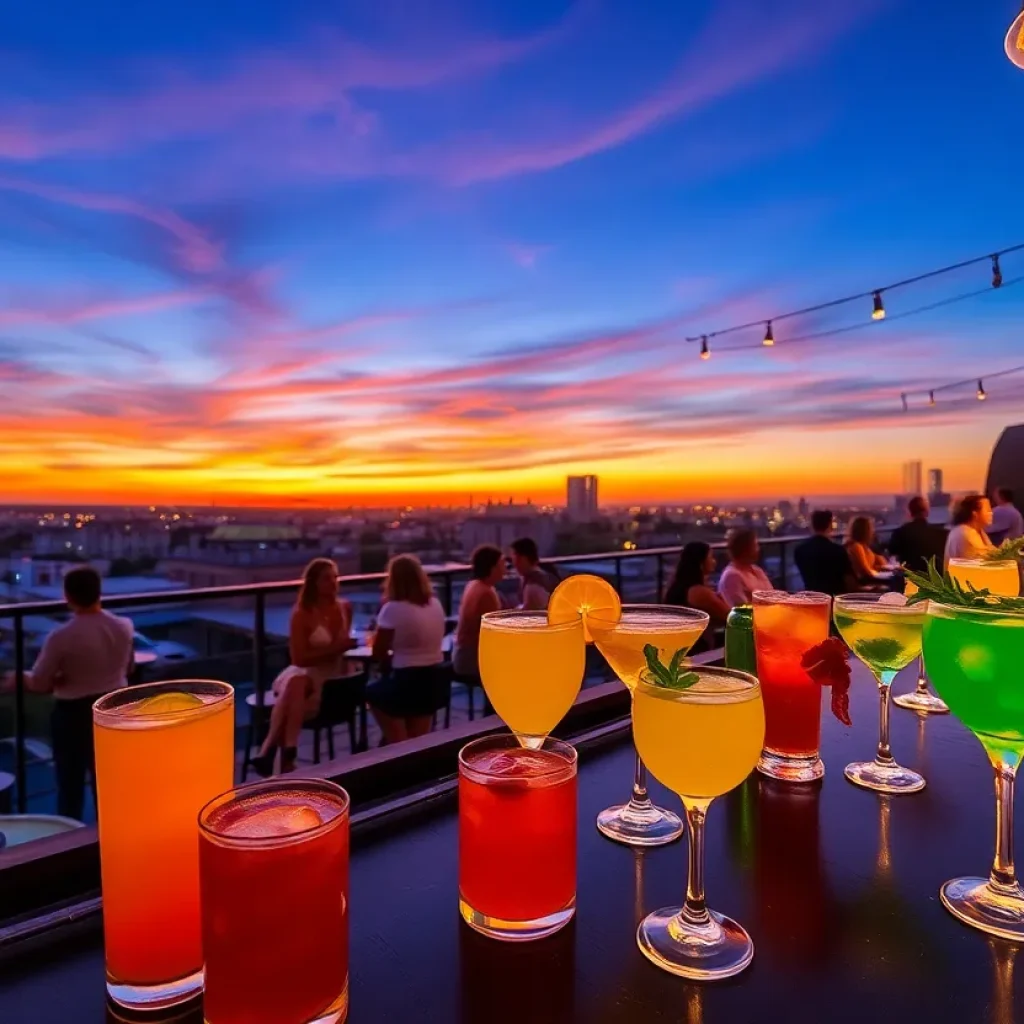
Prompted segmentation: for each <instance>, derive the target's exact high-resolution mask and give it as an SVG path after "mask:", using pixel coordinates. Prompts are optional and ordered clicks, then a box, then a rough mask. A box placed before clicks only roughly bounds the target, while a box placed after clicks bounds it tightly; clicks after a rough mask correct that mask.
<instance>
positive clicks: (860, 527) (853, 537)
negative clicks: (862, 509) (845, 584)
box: [843, 516, 886, 586]
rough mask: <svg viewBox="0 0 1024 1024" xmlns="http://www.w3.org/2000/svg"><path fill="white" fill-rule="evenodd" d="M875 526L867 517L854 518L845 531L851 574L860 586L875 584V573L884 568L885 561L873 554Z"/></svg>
mask: <svg viewBox="0 0 1024 1024" xmlns="http://www.w3.org/2000/svg"><path fill="white" fill-rule="evenodd" d="M874 540H875V524H874V523H873V522H872V521H871V520H870V519H869V518H868V517H867V516H855V517H854V518H853V519H851V520H850V525H849V527H848V528H847V531H846V543H845V544H844V545H843V546H844V547H845V548H846V552H847V554H848V555H849V556H850V564H851V565H852V566H853V574H854V575H855V576H856V577H857V582H858V583H859V584H860V585H861V586H870V585H872V584H875V583H877V582H878V581H877V579H876V578H875V573H876V572H878V570H879V569H884V568H885V566H886V561H885V559H884V558H883V557H882V556H881V555H879V554H876V553H875V552H874V550H873V549H872V547H871V545H872V544H873V543H874Z"/></svg>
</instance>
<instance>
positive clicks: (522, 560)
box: [512, 537, 558, 611]
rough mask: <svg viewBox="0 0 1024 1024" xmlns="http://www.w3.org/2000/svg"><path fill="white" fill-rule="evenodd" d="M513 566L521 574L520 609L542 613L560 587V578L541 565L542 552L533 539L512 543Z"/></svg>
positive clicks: (528, 538) (525, 538) (522, 538)
mask: <svg viewBox="0 0 1024 1024" xmlns="http://www.w3.org/2000/svg"><path fill="white" fill-rule="evenodd" d="M512 565H513V567H514V568H515V570H516V572H517V573H519V607H520V608H525V609H527V610H533V611H540V610H543V609H544V608H547V606H548V598H550V597H551V593H552V591H553V590H554V589H555V587H557V586H558V577H557V576H555V574H554V573H551V572H548V570H547V569H545V568H544V567H543V566H542V565H541V564H540V552H539V551H538V550H537V542H536V541H535V540H534V539H533V538H532V537H520V539H519V540H514V541H512Z"/></svg>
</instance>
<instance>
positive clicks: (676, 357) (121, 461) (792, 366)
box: [0, 0, 1024, 501]
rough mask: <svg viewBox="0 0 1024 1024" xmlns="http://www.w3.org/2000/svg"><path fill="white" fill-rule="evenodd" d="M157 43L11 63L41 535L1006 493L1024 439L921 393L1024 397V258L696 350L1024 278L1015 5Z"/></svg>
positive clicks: (36, 14)
mask: <svg viewBox="0 0 1024 1024" xmlns="http://www.w3.org/2000/svg"><path fill="white" fill-rule="evenodd" d="M136 6H137V7H139V8H142V9H126V6H125V5H123V4H119V3H113V2H106V3H104V2H101V3H93V4H91V5H89V6H88V8H82V7H81V6H80V5H73V4H70V3H60V4H56V5H54V4H50V5H45V6H39V5H37V6H35V7H32V6H30V7H28V8H25V9H23V10H21V11H20V12H19V17H18V19H17V22H16V23H12V24H9V25H5V26H4V32H3V40H4V41H3V55H4V65H3V66H4V68H5V71H4V73H3V75H2V76H0V426H2V427H3V440H2V441H0V470H2V471H3V472H4V475H5V478H6V479H7V480H8V482H9V488H10V490H11V492H12V493H13V494H14V495H15V496H18V497H25V498H32V499H35V498H44V497H55V496H58V495H65V494H66V495H75V496H81V497H83V498H84V497H88V498H90V499H93V500H106V499H115V498H116V499H121V498H131V499H135V498H141V499H147V500H148V499H149V498H153V499H156V498H160V499H178V500H182V501H184V500H204V499H216V500H224V499H226V498H229V497H236V498H244V499H246V500H253V501H255V500H275V501H289V500H294V499H306V500H308V499H311V498H316V497H321V496H322V497H325V498H327V499H329V500H344V499H345V498H349V499H351V500H354V501H362V500H367V501H368V500H376V498H377V497H379V496H381V495H391V494H400V495H402V496H404V497H406V498H409V499H410V500H414V499H416V498H421V497H422V498H431V497H436V496H439V495H452V496H461V495H463V494H465V493H467V492H469V491H472V492H473V493H475V494H477V495H483V494H487V493H493V494H495V495H499V494H500V495H506V494H509V493H513V494H523V495H525V494H530V495H531V496H536V497H545V496H548V495H555V494H558V493H560V491H561V481H562V479H563V477H564V475H565V474H566V473H567V472H576V471H581V470H587V471H597V472H599V473H600V475H601V476H602V479H603V481H604V482H605V484H604V487H603V490H604V493H605V494H606V495H607V496H609V497H613V498H621V499H622V500H630V499H633V498H636V499H638V500H639V499H657V498H673V497H700V496H728V495H742V496H755V495H761V494H765V495H784V494H795V493H801V492H806V493H811V494H814V493H855V492H860V491H868V492H873V493H886V492H889V491H891V490H893V489H894V488H895V487H896V486H897V482H898V470H899V463H900V462H901V461H902V460H904V459H907V458H923V459H924V460H925V461H926V462H928V463H929V464H936V465H942V466H944V468H946V471H947V478H948V479H949V480H950V482H951V484H952V486H954V487H957V488H968V487H974V486H977V485H978V484H980V482H981V480H982V479H983V476H984V469H985V465H986V463H987V457H988V450H989V448H990V447H991V444H992V442H993V441H994V439H995V436H996V435H997V433H998V431H999V429H1000V428H1001V426H1002V425H1004V424H1005V423H1008V422H1013V420H1014V419H1015V418H1019V415H1020V410H1021V408H1022V402H1021V399H1022V398H1024V388H1022V386H1021V380H1024V375H1022V378H1015V377H1009V378H1004V379H1003V380H1002V381H1000V382H998V383H995V384H994V385H993V386H992V387H990V388H988V391H989V394H990V400H989V401H988V402H987V403H985V404H984V405H982V404H981V403H978V402H976V401H975V400H974V399H973V389H972V388H967V389H965V390H964V391H963V392H954V393H952V394H950V395H949V396H948V399H946V400H944V401H943V402H942V403H941V404H940V406H939V407H937V408H936V409H931V410H924V409H918V408H915V409H913V410H912V412H911V414H909V415H907V416H904V415H903V414H902V413H901V412H900V402H899V394H900V392H901V391H902V390H908V389H915V388H928V387H931V386H935V385H938V384H941V383H943V382H945V381H948V380H954V379H957V378H960V377H974V376H975V375H979V374H983V373H985V372H990V373H991V372H995V371H998V370H1002V369H1005V368H1006V367H1008V366H1012V365H1015V364H1016V363H1024V346H1021V343H1020V341H1019V340H1018V336H1017V324H1018V322H1019V319H1020V312H1021V302H1022V299H1021V297H1022V295H1024V285H1022V286H1020V287H1019V288H1018V287H1015V286H1014V284H1013V282H1014V280H1015V278H1016V277H1018V276H1024V254H1021V255H1018V256H1007V257H1006V258H1005V260H1004V264H1003V271H1004V276H1005V278H1006V281H1007V285H1006V286H1004V288H1003V289H1001V290H1000V291H999V292H989V293H987V294H984V295H980V296H978V297H976V298H974V299H970V300H968V301H965V302H962V303H958V304H956V305H953V306H948V307H944V308H942V309H941V310H937V311H936V312H934V313H931V314H927V315H922V316H914V317H908V318H906V319H905V320H900V321H898V322H897V321H895V320H893V321H891V322H888V323H884V324H881V325H877V324H875V325H872V324H870V322H869V321H868V320H867V317H866V313H867V311H868V310H865V309H858V308H856V307H850V308H844V309H841V310H838V311H835V312H833V313H829V314H827V315H819V316H815V317H813V318H806V319H805V320H803V321H793V322H790V323H789V324H787V325H786V327H785V328H784V329H783V328H782V327H781V325H780V327H779V328H778V329H777V330H776V336H777V338H778V339H779V344H778V345H777V346H776V347H775V349H774V350H772V351H770V352H768V351H763V350H758V349H756V348H754V349H748V348H741V349H740V350H739V351H736V352H734V353H732V354H729V353H728V352H727V351H726V349H727V348H728V347H729V345H730V344H734V343H735V344H741V345H742V344H743V343H747V344H749V343H751V342H753V343H755V344H756V342H757V340H759V334H758V332H757V331H756V330H755V331H754V332H753V333H752V334H750V335H746V336H740V337H737V338H735V339H729V340H728V341H725V340H723V342H722V344H721V345H718V344H715V345H713V358H712V359H711V360H710V361H708V362H707V363H702V362H700V361H699V360H698V359H697V358H696V356H697V352H696V347H695V346H693V345H691V344H687V343H686V342H685V338H686V337H687V336H689V335H695V334H700V333H703V332H705V331H706V332H711V331H714V330H716V329H718V328H721V327H724V326H728V325H730V324H732V323H735V322H742V321H747V320H758V319H762V318H767V317H769V316H772V315H773V314H777V313H781V312H784V311H786V310H789V309H792V308H797V307H801V306H804V305H807V304H812V303H815V302H817V301H821V300H824V299H829V298H832V297H834V296H836V295H838V294H846V293H849V292H859V291H863V290H865V289H869V288H873V287H876V286H879V285H884V284H885V283H887V282H889V281H892V280H896V279H899V278H902V277H904V276H908V275H912V274H915V273H917V272H920V271H923V270H927V269H930V268H932V267H934V266H936V265H939V264H942V263H946V262H954V261H957V260H960V259H964V258H967V257H971V256H975V255H979V254H982V253H985V252H988V251H991V250H994V249H998V248H1002V247H1006V246H1010V245H1013V244H1015V243H1017V242H1020V241H1024V229H1022V225H1021V218H1020V216H1019V215H1018V214H1017V211H1016V207H1015V203H1014V199H1015V196H1014V191H1013V185H1014V183H1015V181H1016V174H1015V172H1017V171H1019V167H1020V163H1021V161H1020V157H1021V142H1020V141H1019V132H1018V131H1017V130H1016V129H1017V127H1018V125H1019V110H1020V101H1021V99H1022V97H1024V75H1022V73H1021V72H1020V71H1019V70H1017V69H1015V68H1014V67H1013V66H1012V65H1011V64H1010V63H1009V62H1008V61H1007V60H1006V59H1005V57H1004V56H1003V53H1002V38H1003V35H1004V34H1005V30H1006V27H1007V25H1008V23H1009V21H1010V20H1011V18H1012V16H1013V14H1014V13H1015V11H1014V10H1012V9H1009V8H1008V9H1006V10H1001V9H1000V8H1001V7H1002V6H1004V5H1000V4H990V5H985V6H984V7H983V5H972V6H967V7H965V5H963V4H958V3H954V2H938V3H932V4H929V5H927V10H923V9H922V5H920V4H913V3H911V2H910V0H902V2H901V0H864V2H859V3H857V4H849V3H842V4H841V3H837V2H835V0H819V2H812V0H772V2H763V0H762V2H754V0H718V2H711V0H701V2H697V3H691V4H686V5H680V4H678V3H668V2H665V3H663V2H660V0H646V2H645V3H644V4H635V3H615V2H610V0H581V2H578V3H565V2H561V3H542V2H499V0H488V2H483V3H468V2H461V3H460V2H453V0H434V2H430V3H426V2H422V3H397V2H393V0H392V2H384V3H373V4H370V3H347V4H346V3H307V4H294V3H291V4H285V3H276V2H257V3H247V4H245V5H242V4H238V3H218V4H213V5H209V4H200V3H195V2H187V3H182V4H179V5H176V6H175V8H174V9H173V11H169V10H166V9H157V8H153V7H152V6H151V5H136ZM987 279H988V270H987V268H986V267H984V266H980V267H975V268H972V269H970V270H966V271H963V272H961V273H959V274H957V275H952V276H951V277H949V278H944V279H941V280H940V281H937V282H931V283H926V284H924V285H921V286H918V287H915V288H913V289H907V290H905V291H900V292H894V293H892V294H891V295H890V296H887V308H888V309H889V310H890V313H893V314H895V313H898V312H900V311H905V310H908V309H912V308H916V307H917V306H920V305H923V304H926V303H928V302H931V301H937V300H941V299H943V298H946V297H949V296H951V295H955V294H959V293H961V292H968V291H971V290H972V289H974V288H983V287H984V286H985V284H986V282H987ZM862 321H863V323H864V329H863V331H859V330H858V331H853V332H851V333H848V334H844V335H840V336H838V337H836V338H832V339H824V340H822V341H821V342H815V343H813V344H802V345H799V346H798V345H793V346H790V347H789V348H788V349H787V347H786V343H785V334H786V333H787V331H788V332H789V333H790V334H791V335H793V334H803V333H807V332H808V331H812V330H820V329H828V328H830V327H834V326H843V325H847V324H850V325H854V324H857V323H860V322H862Z"/></svg>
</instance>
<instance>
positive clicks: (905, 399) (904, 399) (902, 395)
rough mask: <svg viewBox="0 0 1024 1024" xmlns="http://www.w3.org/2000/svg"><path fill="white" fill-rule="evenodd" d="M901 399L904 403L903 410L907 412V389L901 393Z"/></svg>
mask: <svg viewBox="0 0 1024 1024" xmlns="http://www.w3.org/2000/svg"><path fill="white" fill-rule="evenodd" d="M900 401H901V402H902V403H903V411H904V412H906V411H907V393H906V392H905V391H904V392H903V394H901V395H900Z"/></svg>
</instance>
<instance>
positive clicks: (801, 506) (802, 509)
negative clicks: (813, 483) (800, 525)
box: [796, 498, 811, 519]
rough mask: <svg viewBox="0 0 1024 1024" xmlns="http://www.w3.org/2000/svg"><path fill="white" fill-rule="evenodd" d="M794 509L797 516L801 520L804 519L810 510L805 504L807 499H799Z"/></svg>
mask: <svg viewBox="0 0 1024 1024" xmlns="http://www.w3.org/2000/svg"><path fill="white" fill-rule="evenodd" d="M796 508H797V514H798V515H799V516H800V518H801V519H806V518H807V514H808V513H809V512H810V510H811V506H810V505H808V504H807V499H806V498H801V499H800V501H799V503H798V504H797V506H796Z"/></svg>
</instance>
